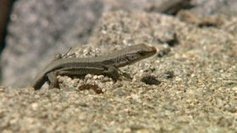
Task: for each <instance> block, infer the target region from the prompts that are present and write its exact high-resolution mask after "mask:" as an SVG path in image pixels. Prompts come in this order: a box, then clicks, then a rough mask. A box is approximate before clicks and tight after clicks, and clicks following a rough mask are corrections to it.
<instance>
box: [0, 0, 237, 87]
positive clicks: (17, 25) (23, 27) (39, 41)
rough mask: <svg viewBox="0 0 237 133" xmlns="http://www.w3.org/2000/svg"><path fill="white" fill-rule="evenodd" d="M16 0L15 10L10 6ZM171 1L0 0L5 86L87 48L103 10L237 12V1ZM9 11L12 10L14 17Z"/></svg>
mask: <svg viewBox="0 0 237 133" xmlns="http://www.w3.org/2000/svg"><path fill="white" fill-rule="evenodd" d="M13 2H14V7H13V8H11V7H12V3H13ZM170 2H171V1H170V0H129V1H128V0H119V1H118V0H67V1H66V0H60V1H59V0H40V1H38V0H30V1H29V0H17V1H15V0H0V41H1V49H3V48H4V50H3V52H2V54H1V56H2V57H1V58H2V61H1V64H2V66H1V67H2V68H1V69H2V83H3V84H4V85H7V86H13V87H23V86H25V85H28V84H29V82H30V81H31V80H32V77H34V75H35V74H36V72H38V71H39V69H40V68H41V67H42V66H44V65H45V64H46V63H47V62H49V61H50V60H51V59H52V58H53V56H54V54H55V53H58V52H61V53H63V52H65V51H67V49H68V48H69V47H72V46H78V45H82V44H86V43H87V40H88V39H89V37H90V35H91V34H92V33H93V29H94V27H95V26H96V24H97V22H98V20H99V19H100V17H101V16H102V14H104V13H105V12H109V11H115V10H125V11H129V12H136V11H144V12H152V13H158V12H160V13H167V14H171V15H175V14H177V13H178V12H179V11H180V10H183V9H185V10H189V11H190V12H193V13H195V14H197V15H199V16H211V15H214V14H224V15H235V14H236V13H237V8H236V7H237V1H236V0H173V1H172V2H174V3H175V2H177V3H176V4H172V3H171V4H170ZM169 4H170V5H169ZM11 9H13V10H12V13H11V15H10V12H11ZM9 18H10V19H9ZM8 20H10V22H9V21H8ZM7 22H9V23H7ZM6 29H7V30H6ZM6 31H7V32H6ZM6 33H7V34H6ZM5 44H6V46H5V47H4V45H5Z"/></svg>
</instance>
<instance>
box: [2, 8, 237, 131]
mask: <svg viewBox="0 0 237 133" xmlns="http://www.w3.org/2000/svg"><path fill="white" fill-rule="evenodd" d="M191 14H192V13H191ZM194 17H195V15H194ZM195 19H198V22H202V21H203V20H202V18H195ZM199 19H200V20H199ZM236 23H237V18H236V17H234V16H232V17H224V18H223V19H222V23H221V24H219V25H218V26H211V27H209V26H201V27H200V26H197V25H195V24H192V23H188V21H181V20H180V19H179V18H177V17H174V16H167V15H164V14H159V13H155V12H154V13H146V12H142V11H140V12H133V13H132V12H125V11H117V12H110V13H105V14H103V15H102V18H101V19H100V21H99V23H98V25H97V26H96V28H95V30H94V31H93V32H92V35H91V37H90V38H89V39H88V43H87V44H88V45H85V46H83V47H80V46H78V47H76V48H74V49H73V50H72V51H71V52H70V53H69V54H68V55H67V56H68V58H69V57H70V56H71V55H72V54H75V55H76V56H85V55H87V56H95V55H100V54H102V53H104V52H112V51H113V50H116V49H120V48H122V47H126V46H128V45H134V44H140V43H145V44H149V45H152V46H155V47H157V49H158V52H159V53H158V54H157V55H155V56H153V57H151V58H148V59H145V60H143V61H140V62H138V63H136V64H134V65H130V66H126V67H124V68H122V69H121V71H123V72H125V73H127V74H129V75H130V76H131V77H132V79H127V78H124V77H123V80H120V81H117V82H116V83H115V82H113V81H112V80H111V79H110V78H108V77H105V76H101V75H97V76H95V75H87V76H86V77H85V79H78V78H71V77H67V76H58V80H59V82H60V89H51V90H48V89H47V86H46V87H45V88H44V89H42V90H40V91H34V90H33V89H32V88H30V87H29V88H24V89H12V88H10V87H2V88H1V89H0V120H1V123H0V129H1V130H2V131H3V132H10V131H13V132H16V131H20V132H55V131H56V132H57V131H58V132H236V131H237V128H236V127H237V121H236V120H237V115H236V114H237V99H236V97H237V66H236V64H237V58H236V57H237V39H236V38H237V36H236V35H237V34H236V33H237V24H236ZM96 48H97V49H99V50H97V49H96ZM167 48H168V49H169V50H164V49H167ZM95 53H96V54H95ZM144 78H145V79H146V80H144ZM154 81H156V84H150V83H153V82H154Z"/></svg>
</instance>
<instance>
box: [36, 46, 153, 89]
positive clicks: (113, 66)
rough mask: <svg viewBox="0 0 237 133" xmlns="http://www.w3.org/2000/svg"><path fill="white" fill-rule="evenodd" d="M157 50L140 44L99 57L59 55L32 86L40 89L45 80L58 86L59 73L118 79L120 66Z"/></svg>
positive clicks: (50, 84)
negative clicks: (65, 56)
mask: <svg viewBox="0 0 237 133" xmlns="http://www.w3.org/2000/svg"><path fill="white" fill-rule="evenodd" d="M156 52H157V50H156V48H155V47H153V46H148V45H145V44H138V45H132V46H128V47H126V48H124V49H120V50H117V51H114V52H112V53H109V54H104V55H101V56H97V57H85V58H77V57H72V58H61V57H58V59H54V60H53V61H52V62H50V63H49V64H48V65H47V66H46V67H45V68H44V69H43V70H42V71H40V72H39V73H38V74H37V75H36V77H35V79H34V81H33V82H32V87H33V88H34V89H35V90H39V89H40V88H41V87H42V86H43V84H44V83H45V82H48V84H49V88H55V87H58V81H57V76H58V75H61V76H63V75H66V76H85V75H86V74H94V75H105V76H108V77H111V78H112V79H113V80H114V81H116V80H117V79H118V78H119V73H118V71H119V69H118V68H120V67H124V66H126V65H130V64H133V63H135V62H137V61H140V60H142V59H145V58H148V57H150V56H152V55H154V54H155V53H156Z"/></svg>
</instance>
